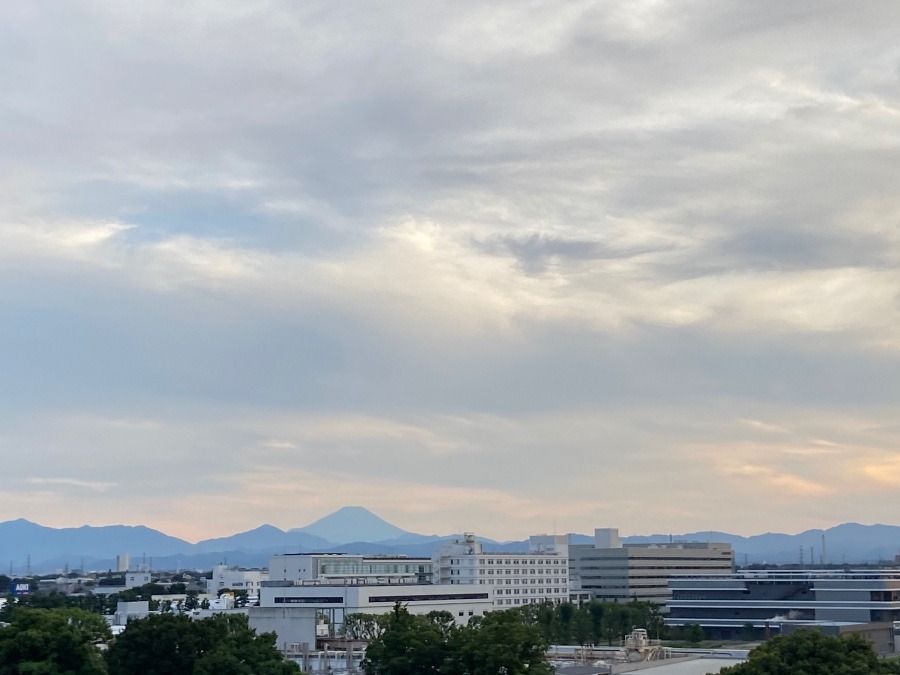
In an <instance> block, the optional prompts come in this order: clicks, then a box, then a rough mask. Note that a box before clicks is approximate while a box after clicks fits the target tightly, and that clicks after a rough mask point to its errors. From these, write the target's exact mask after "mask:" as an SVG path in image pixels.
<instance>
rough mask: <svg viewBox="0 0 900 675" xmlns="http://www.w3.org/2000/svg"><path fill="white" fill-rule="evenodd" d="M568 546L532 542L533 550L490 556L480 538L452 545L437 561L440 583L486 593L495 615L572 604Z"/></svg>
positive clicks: (542, 539) (550, 539)
mask: <svg viewBox="0 0 900 675" xmlns="http://www.w3.org/2000/svg"><path fill="white" fill-rule="evenodd" d="M566 550H567V540H566V538H565V537H562V538H559V537H554V536H551V535H540V536H537V537H532V538H531V540H530V541H529V550H528V551H527V552H519V553H506V552H504V553H485V552H484V549H483V547H482V544H481V542H479V541H477V540H476V539H475V535H474V534H472V533H470V532H467V533H466V534H465V535H464V536H463V538H461V539H454V540H452V541H449V542H447V543H446V544H444V546H442V547H441V549H440V550H439V551H438V553H437V556H436V559H435V576H436V581H437V583H441V584H451V585H467V586H473V587H477V588H481V589H485V590H486V591H487V592H488V593H489V595H490V598H491V605H492V607H493V608H494V609H509V608H510V607H515V606H517V605H519V606H521V605H528V604H531V603H536V602H546V601H550V602H565V601H567V600H569V569H568V559H567V557H566Z"/></svg>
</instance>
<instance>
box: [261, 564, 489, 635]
mask: <svg viewBox="0 0 900 675" xmlns="http://www.w3.org/2000/svg"><path fill="white" fill-rule="evenodd" d="M431 582H432V561H431V560H430V559H428V558H393V557H379V556H371V557H370V556H358V555H345V554H332V553H329V554H317V553H312V554H305V553H298V554H285V555H276V556H272V557H271V558H270V561H269V580H268V581H263V582H262V585H261V588H260V598H259V606H258V607H251V608H249V611H248V614H249V617H250V625H251V626H252V627H253V628H256V629H258V630H265V631H271V630H274V631H275V632H276V633H277V635H278V645H279V646H280V647H281V648H286V645H294V644H306V645H307V646H309V647H310V648H312V647H314V645H315V642H316V640H317V639H318V638H322V637H325V636H332V637H333V636H339V635H341V633H342V628H343V625H344V621H345V619H346V617H347V616H348V615H350V614H359V613H362V614H385V613H387V612H390V611H391V610H393V608H394V607H395V606H396V605H397V604H398V603H400V604H402V605H403V606H404V607H405V608H406V609H407V611H409V612H410V613H413V614H427V613H428V612H431V611H443V612H449V613H450V614H451V615H452V616H453V618H454V620H455V621H456V623H457V624H459V625H465V624H466V623H468V621H469V619H471V618H472V617H475V616H483V615H484V613H485V612H486V611H489V610H490V609H491V607H492V605H491V599H490V597H491V596H490V592H489V591H488V589H486V588H484V587H483V586H478V585H474V584H457V583H454V584H440V583H437V584H435V583H431ZM318 628H325V633H324V634H322V633H319V632H318Z"/></svg>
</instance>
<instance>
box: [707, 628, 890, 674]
mask: <svg viewBox="0 0 900 675" xmlns="http://www.w3.org/2000/svg"><path fill="white" fill-rule="evenodd" d="M721 673H722V674H723V675H884V674H889V673H900V664H898V663H897V662H896V661H880V660H879V659H878V657H877V655H876V654H875V650H873V649H872V646H871V645H870V644H869V643H868V642H866V641H865V640H864V639H862V638H861V637H860V636H858V635H842V636H840V637H829V636H826V635H823V634H822V633H821V632H820V631H818V630H798V631H795V632H793V633H791V634H789V635H780V636H778V637H775V638H772V639H771V640H769V641H767V642H765V643H763V644H762V645H760V646H759V647H757V648H756V649H754V650H753V651H751V652H750V658H749V660H748V661H747V662H745V663H739V664H738V665H736V666H731V667H729V668H723V669H722V671H721Z"/></svg>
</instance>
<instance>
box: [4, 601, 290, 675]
mask: <svg viewBox="0 0 900 675" xmlns="http://www.w3.org/2000/svg"><path fill="white" fill-rule="evenodd" d="M0 621H2V622H4V623H5V624H7V625H6V626H4V627H0V675H21V674H22V673H34V674H38V673H39V674H40V675H291V674H298V673H300V668H299V667H298V666H297V665H296V664H295V663H293V662H291V661H286V660H285V659H284V657H283V656H282V654H281V652H280V651H278V649H276V647H275V634H274V633H263V634H257V633H256V632H255V631H254V630H252V629H251V628H250V627H249V625H248V623H247V617H246V616H245V615H234V614H231V615H225V614H217V615H215V616H213V617H211V618H209V619H203V620H200V621H194V620H192V619H190V618H189V617H187V616H184V615H174V614H154V615H151V616H149V617H148V618H146V619H140V620H137V621H130V622H129V623H128V627H127V628H126V629H125V631H124V632H122V633H121V634H120V635H119V636H117V637H115V638H113V636H112V634H111V632H110V629H109V626H108V625H107V623H106V621H105V620H104V618H103V617H102V616H100V615H99V614H95V613H93V612H89V611H87V610H84V609H78V608H67V607H57V608H51V609H45V608H33V607H23V606H16V605H12V606H6V607H4V608H3V610H2V612H0ZM101 645H104V646H107V648H106V649H105V650H103V651H101V650H100V646H101Z"/></svg>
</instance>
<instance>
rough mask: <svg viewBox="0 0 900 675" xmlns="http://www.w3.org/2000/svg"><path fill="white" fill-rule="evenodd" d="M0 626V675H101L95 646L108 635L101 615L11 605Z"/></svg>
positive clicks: (75, 610)
mask: <svg viewBox="0 0 900 675" xmlns="http://www.w3.org/2000/svg"><path fill="white" fill-rule="evenodd" d="M4 620H5V621H7V622H9V626H7V627H6V628H0V675H14V674H15V675H18V674H19V673H35V674H38V673H40V674H41V675H103V674H104V673H106V667H105V666H104V664H103V659H102V658H101V656H100V652H99V651H98V650H97V648H96V645H97V644H99V643H100V642H106V641H107V640H109V639H110V637H111V635H110V632H109V627H108V626H107V625H106V621H104V619H103V618H102V617H101V616H98V615H96V614H91V613H90V612H86V611H84V610H80V609H64V608H56V609H32V608H28V607H20V606H18V607H13V608H11V609H10V610H9V611H7V612H4Z"/></svg>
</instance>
